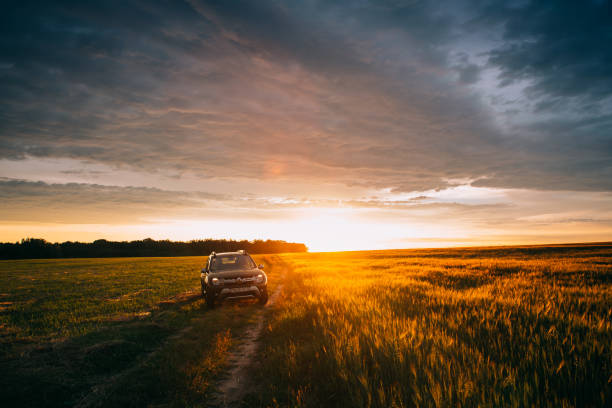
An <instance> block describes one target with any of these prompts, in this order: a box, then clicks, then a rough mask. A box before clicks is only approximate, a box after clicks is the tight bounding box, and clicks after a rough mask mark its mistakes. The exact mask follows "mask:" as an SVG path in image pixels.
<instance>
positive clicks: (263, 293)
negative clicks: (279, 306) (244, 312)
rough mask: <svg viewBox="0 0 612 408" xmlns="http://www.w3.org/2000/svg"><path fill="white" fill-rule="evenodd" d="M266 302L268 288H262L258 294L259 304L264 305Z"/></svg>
mask: <svg viewBox="0 0 612 408" xmlns="http://www.w3.org/2000/svg"><path fill="white" fill-rule="evenodd" d="M266 303H268V289H264V290H262V291H261V294H260V295H259V304H260V305H265V304H266Z"/></svg>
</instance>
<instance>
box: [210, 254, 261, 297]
mask: <svg viewBox="0 0 612 408" xmlns="http://www.w3.org/2000/svg"><path fill="white" fill-rule="evenodd" d="M262 269H263V265H259V266H256V265H255V262H254V261H253V258H251V256H250V255H249V254H247V253H246V251H243V250H241V251H238V252H221V253H218V254H217V253H215V252H213V253H211V254H210V255H209V257H208V262H207V263H206V267H205V268H204V269H202V273H201V274H200V281H201V283H202V296H204V299H205V300H206V305H207V306H208V307H210V308H213V307H215V303H216V302H221V301H223V300H224V299H229V298H233V299H240V298H244V299H247V298H256V299H258V300H259V304H262V305H265V304H266V302H267V301H268V277H267V276H266V274H265V273H264V271H263V270H262Z"/></svg>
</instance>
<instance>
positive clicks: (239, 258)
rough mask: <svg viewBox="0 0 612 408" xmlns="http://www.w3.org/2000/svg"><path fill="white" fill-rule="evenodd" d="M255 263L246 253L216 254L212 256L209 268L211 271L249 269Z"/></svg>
mask: <svg viewBox="0 0 612 408" xmlns="http://www.w3.org/2000/svg"><path fill="white" fill-rule="evenodd" d="M254 267H255V264H254V263H253V261H252V260H251V257H249V256H247V255H217V256H216V257H214V258H213V260H212V262H211V264H210V268H211V270H213V271H224V270H230V269H250V268H254Z"/></svg>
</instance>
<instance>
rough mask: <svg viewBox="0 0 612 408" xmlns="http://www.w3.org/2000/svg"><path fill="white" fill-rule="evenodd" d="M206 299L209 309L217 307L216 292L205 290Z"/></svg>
mask: <svg viewBox="0 0 612 408" xmlns="http://www.w3.org/2000/svg"><path fill="white" fill-rule="evenodd" d="M204 300H206V306H208V308H209V309H214V308H215V294H214V293H213V291H212V290H209V291H206V292H205V295H204Z"/></svg>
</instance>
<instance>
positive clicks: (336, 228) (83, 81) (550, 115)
mask: <svg viewBox="0 0 612 408" xmlns="http://www.w3.org/2000/svg"><path fill="white" fill-rule="evenodd" d="M611 27H612V5H611V3H610V2H609V1H588V0H586V1H580V2H576V1H562V0H554V1H545V0H539V1H509V2H503V1H443V0H436V1H419V0H406V1H401V0H388V1H384V0H383V1H367V0H355V1H350V0H336V1H286V2H284V1H268V0H253V1H248V0H242V1H205V0H202V1H199V0H190V1H146V2H145V1H130V0H123V1H105V2H92V3H90V2H82V1H74V2H72V1H66V2H63V1H54V2H49V1H44V2H29V1H18V2H11V1H9V2H7V3H6V4H5V6H4V10H3V13H2V14H1V15H0V241H16V240H19V239H21V238H25V237H40V238H45V239H47V240H50V241H65V240H81V241H93V240H95V239H99V238H105V239H113V240H124V239H127V240H129V239H142V238H145V237H151V238H154V239H165V238H168V239H174V240H190V239H200V238H208V237H212V238H233V239H245V238H246V239H255V238H262V239H266V238H271V239H285V240H289V241H295V242H304V243H306V244H307V245H308V247H309V248H310V249H311V250H315V251H317V250H347V249H383V248H410V247H438V246H457V245H459V246H461V245H506V244H538V243H541V244H543V243H562V242H587V241H590V242H592V241H610V240H612V47H610V45H609V44H612V28H611Z"/></svg>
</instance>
